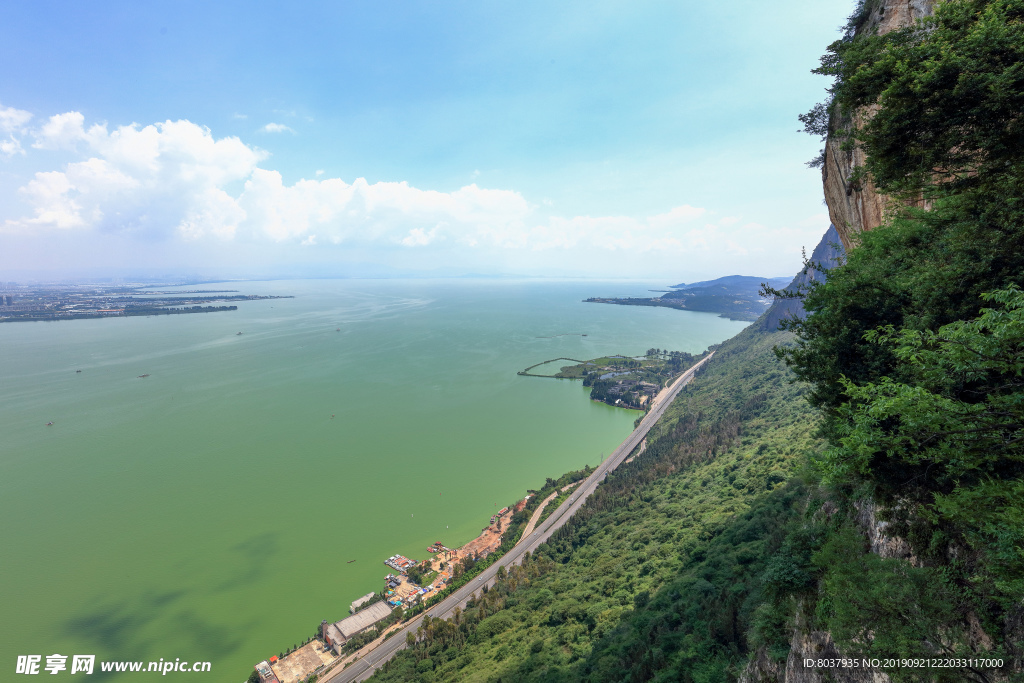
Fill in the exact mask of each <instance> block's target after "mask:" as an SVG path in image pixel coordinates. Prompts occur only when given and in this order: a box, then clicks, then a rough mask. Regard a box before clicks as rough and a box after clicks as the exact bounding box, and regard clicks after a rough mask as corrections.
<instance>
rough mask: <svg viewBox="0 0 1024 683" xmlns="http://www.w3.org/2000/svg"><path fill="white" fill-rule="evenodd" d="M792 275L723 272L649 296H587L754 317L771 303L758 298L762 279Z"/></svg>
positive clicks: (782, 281)
mask: <svg viewBox="0 0 1024 683" xmlns="http://www.w3.org/2000/svg"><path fill="white" fill-rule="evenodd" d="M792 279H793V278H791V277H772V278H768V277H754V276H752V275H726V276H725V277H720V278H718V279H717V280H704V281H701V282H693V283H690V284H686V283H685V282H684V283H681V284H678V285H671V287H672V289H673V290H674V291H671V292H668V293H666V294H663V295H662V296H660V297H652V298H649V299H648V298H633V297H631V298H626V299H620V298H601V297H593V298H590V299H587V301H589V302H591V303H601V304H619V305H622V306H661V307H667V308H679V309H683V310H687V311H701V312H705V313H718V314H719V315H720V316H722V317H723V318H731V319H733V320H757V318H758V317H760V315H761V314H762V313H764V312H765V311H766V310H767V309H768V307H769V306H770V305H771V303H772V302H771V301H770V300H768V299H763V298H761V296H760V294H759V290H760V289H761V285H762V283H767V284H768V285H769V286H770V287H775V288H782V287H785V286H786V285H788V284H789V283H790V281H791V280H792Z"/></svg>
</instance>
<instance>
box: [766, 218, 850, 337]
mask: <svg viewBox="0 0 1024 683" xmlns="http://www.w3.org/2000/svg"><path fill="white" fill-rule="evenodd" d="M845 255H846V252H845V250H844V249H843V247H842V245H841V244H840V240H839V233H838V232H836V228H835V226H834V225H830V226H828V230H826V231H825V234H824V236H822V238H821V241H820V242H818V246H816V247H815V248H814V252H813V253H812V254H811V261H812V262H814V263H817V264H820V265H821V266H822V267H823V268H825V269H826V270H827V269H829V268H835V267H836V266H837V265H839V264H840V263H841V262H842V259H843V256H845ZM824 279H825V274H824V273H822V272H821V271H819V270H814V269H808V270H806V271H802V272H800V273H797V275H796V277H794V278H793V281H792V282H790V283H789V285H787V286H786V291H788V292H799V291H801V289H803V288H806V287H807V285H809V284H810V283H811V282H813V281H814V280H824ZM803 314H804V307H803V304H802V303H801V301H800V299H779V300H777V301H775V302H774V303H773V304H772V305H771V308H769V309H768V315H766V316H765V317H764V318H763V319H762V324H763V325H764V330H765V331H767V332H775V331H776V330H778V329H779V324H780V323H782V321H783V320H785V319H786V318H798V317H803Z"/></svg>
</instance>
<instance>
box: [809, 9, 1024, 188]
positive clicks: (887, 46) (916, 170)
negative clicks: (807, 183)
mask: <svg viewBox="0 0 1024 683" xmlns="http://www.w3.org/2000/svg"><path fill="white" fill-rule="evenodd" d="M817 72H818V73H822V74H826V75H832V76H835V77H836V85H835V87H834V88H833V89H832V93H833V94H834V97H835V101H836V103H837V104H838V105H839V106H840V107H841V108H842V109H843V110H844V111H846V112H852V111H853V109H854V108H856V107H861V106H864V105H871V104H876V103H877V104H879V105H880V108H879V110H878V112H877V113H875V114H874V115H873V116H871V118H870V120H868V121H867V122H866V123H865V125H864V126H863V127H861V128H859V129H858V130H856V131H854V132H853V135H854V137H855V139H856V140H857V141H858V143H859V144H862V145H863V146H864V149H865V151H866V152H867V155H868V161H867V170H868V171H869V173H870V174H871V177H872V178H873V179H874V181H875V182H876V184H877V185H878V186H879V187H880V188H882V189H883V190H884V191H886V192H890V193H894V192H908V191H909V192H912V193H916V192H920V191H921V190H926V191H928V192H930V193H935V194H943V195H946V194H949V193H951V192H960V191H962V190H963V189H965V188H971V187H986V186H989V185H990V184H991V183H993V182H994V183H999V182H1000V181H1001V180H1004V179H1006V178H1012V179H1014V180H1017V179H1019V177H1020V172H1021V170H1022V166H1021V163H1022V157H1021V154H1022V150H1024V121H1021V118H1020V111H1021V110H1022V108H1024V1H1022V0H951V1H948V2H943V3H940V4H939V5H938V6H937V8H936V10H935V16H934V17H931V18H929V19H928V20H926V21H925V22H923V24H922V25H920V26H914V27H909V28H906V29H903V30H901V31H896V32H893V33H889V34H886V35H884V36H878V35H860V36H858V37H857V38H856V39H853V40H850V39H846V40H841V41H837V42H836V43H834V44H833V45H832V46H830V48H829V53H828V55H826V57H825V58H823V62H822V67H821V68H820V69H818V70H817Z"/></svg>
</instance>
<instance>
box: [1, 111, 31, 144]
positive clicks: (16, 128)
mask: <svg viewBox="0 0 1024 683" xmlns="http://www.w3.org/2000/svg"><path fill="white" fill-rule="evenodd" d="M31 120H32V114H31V113H30V112H27V111H24V110H23V109H15V108H14V107H5V106H3V105H0V135H7V139H6V140H2V139H0V156H5V157H11V156H14V155H15V154H24V153H25V150H24V149H23V148H22V146H21V140H19V139H18V136H20V135H23V134H24V133H25V124H27V123H28V122H29V121H31Z"/></svg>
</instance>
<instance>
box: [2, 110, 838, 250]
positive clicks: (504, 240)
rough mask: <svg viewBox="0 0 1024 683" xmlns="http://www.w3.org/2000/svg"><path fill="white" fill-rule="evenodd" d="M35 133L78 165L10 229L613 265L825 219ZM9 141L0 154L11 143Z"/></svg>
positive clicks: (238, 149) (187, 145)
mask: <svg viewBox="0 0 1024 683" xmlns="http://www.w3.org/2000/svg"><path fill="white" fill-rule="evenodd" d="M2 111H3V112H6V113H4V114H2V116H3V117H4V118H2V119H0V121H2V122H3V123H0V126H7V127H8V128H13V127H17V126H21V127H22V128H21V129H19V130H23V129H24V126H25V125H27V124H28V122H29V121H30V117H29V116H28V115H27V113H21V114H17V115H15V114H12V113H10V112H11V111H14V112H17V110H2ZM4 130H6V128H5V129H4ZM31 135H32V136H33V137H34V143H33V144H32V148H34V149H38V150H64V151H68V152H71V153H72V154H74V155H77V159H76V160H74V161H71V162H70V163H67V164H65V165H64V166H63V167H62V168H60V169H59V170H44V171H40V172H38V173H36V174H35V176H34V177H33V178H31V179H30V180H29V181H27V182H26V183H25V184H24V185H23V186H22V187H21V188H20V194H21V196H22V197H23V199H24V200H25V201H26V202H27V204H28V205H29V207H30V215H27V216H24V217H22V218H13V217H6V216H5V217H3V218H6V222H5V224H4V226H5V228H6V229H7V230H16V231H43V230H50V231H90V230H91V231H96V232H107V233H120V234H126V235H129V236H133V237H135V238H138V239H147V240H178V241H181V242H193V243H195V242H200V241H202V240H209V239H213V240H220V241H223V242H247V243H251V242H264V243H267V244H268V245H269V244H279V245H286V244H292V245H296V246H300V245H301V246H303V247H306V248H309V249H325V248H331V247H332V245H343V246H344V245H352V246H358V247H365V246H375V247H379V248H390V249H397V250H412V251H415V250H422V249H433V250H436V249H441V248H444V249H450V250H459V249H462V250H467V249H468V250H471V251H472V250H476V251H477V252H480V251H481V250H489V251H490V252H492V253H509V252H517V253H519V254H520V255H521V257H522V258H523V259H526V260H529V259H530V258H533V256H531V255H536V254H538V253H539V252H550V253H551V258H561V257H560V256H558V253H559V252H560V251H561V252H567V251H573V253H574V254H580V253H602V254H605V255H606V256H607V258H608V259H611V262H616V260H623V259H635V260H636V262H637V263H648V262H653V260H658V259H660V260H661V261H662V262H666V263H668V262H672V260H673V259H678V255H681V254H690V255H700V254H708V253H712V252H714V253H716V254H734V255H737V256H750V257H751V258H754V257H757V256H758V255H759V254H765V253H771V252H772V250H773V249H774V250H776V251H777V245H778V244H780V243H784V244H789V243H793V242H794V241H795V242H796V243H797V244H800V243H801V242H800V240H801V239H803V235H804V233H808V234H809V233H810V232H814V228H813V227H812V226H810V223H817V222H818V221H819V220H820V218H819V217H817V216H816V217H811V218H809V219H808V220H807V221H805V223H807V224H808V227H806V228H805V227H803V223H801V224H798V225H797V226H795V227H793V228H778V229H773V230H769V229H767V228H764V227H763V226H759V225H756V224H753V223H749V222H747V223H743V224H742V225H741V223H742V222H741V221H740V219H739V218H738V217H735V216H724V217H722V216H715V215H713V214H712V212H709V211H708V210H706V209H703V208H700V207H695V206H691V205H688V204H681V205H679V206H676V207H673V208H671V209H669V210H667V211H664V212H661V213H652V214H651V215H648V216H639V217H637V216H622V215H619V216H616V215H612V216H589V215H582V216H559V215H556V214H553V213H551V211H552V206H551V205H550V203H548V204H546V205H545V204H541V205H535V204H531V203H530V202H529V201H527V199H526V198H525V197H523V196H522V195H521V194H520V193H519V192H516V191H513V190H504V189H492V188H485V187H480V186H478V185H477V184H476V183H472V184H469V185H466V186H464V187H461V188H459V189H457V190H453V191H449V192H441V191H437V190H425V189H420V188H417V187H413V186H411V185H409V184H408V183H407V182H376V183H369V182H367V181H366V180H365V179H363V178H357V179H355V180H353V181H351V182H347V181H345V180H343V179H340V178H330V177H324V174H323V173H322V172H321V171H317V172H316V175H315V177H314V179H302V180H299V181H297V182H294V183H292V184H287V183H285V181H284V178H283V177H282V175H281V173H279V172H278V171H276V170H272V169H268V168H264V167H263V165H262V164H263V162H265V161H266V160H267V159H268V155H267V154H266V153H265V152H263V151H262V150H260V149H258V148H256V147H254V146H251V145H248V144H246V143H244V142H242V141H241V140H239V139H238V138H235V137H225V138H215V137H214V135H213V134H212V132H211V131H210V130H209V129H208V128H205V127H203V126H199V125H197V124H195V123H192V122H190V121H164V122H162V123H156V124H152V125H147V126H140V125H138V124H132V125H128V126H119V127H116V128H111V127H109V126H108V125H107V124H105V123H95V124H91V125H87V122H86V120H85V117H84V116H82V114H81V113H79V112H67V113H64V114H58V115H56V116H51V117H49V118H48V119H47V120H45V121H44V122H43V123H42V124H41V125H39V126H38V127H37V128H35V129H33V130H32V131H31ZM3 144H4V143H3V142H0V151H4V150H7V149H9V148H5V147H3V146H2V145H3ZM19 149H20V147H19ZM5 153H8V154H10V153H17V151H14V152H6V151H5ZM41 158H43V157H41ZM818 231H820V226H819V227H818ZM797 248H798V247H797ZM623 262H625V261H623Z"/></svg>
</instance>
